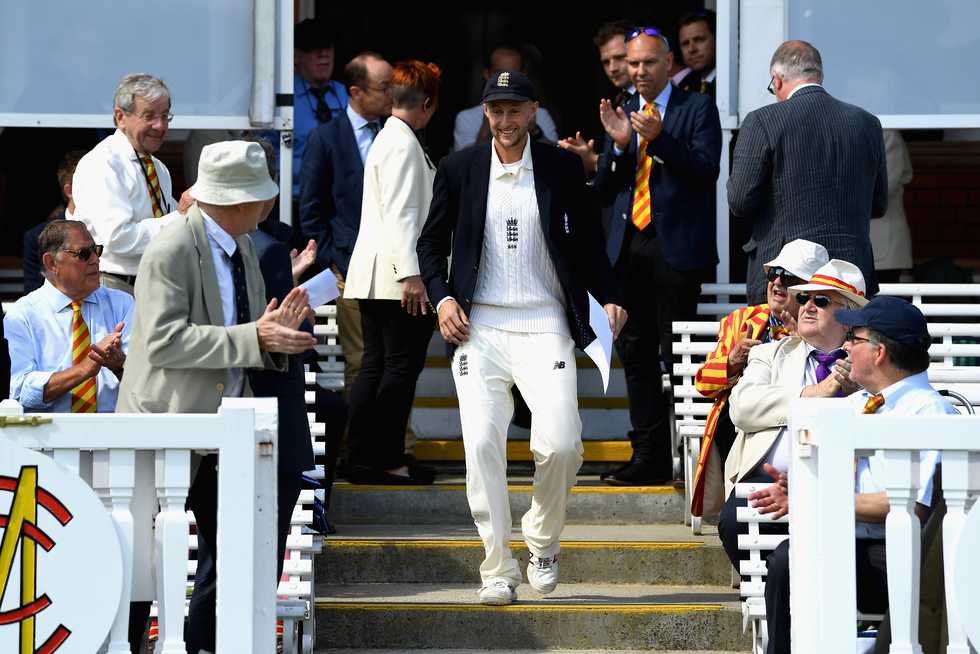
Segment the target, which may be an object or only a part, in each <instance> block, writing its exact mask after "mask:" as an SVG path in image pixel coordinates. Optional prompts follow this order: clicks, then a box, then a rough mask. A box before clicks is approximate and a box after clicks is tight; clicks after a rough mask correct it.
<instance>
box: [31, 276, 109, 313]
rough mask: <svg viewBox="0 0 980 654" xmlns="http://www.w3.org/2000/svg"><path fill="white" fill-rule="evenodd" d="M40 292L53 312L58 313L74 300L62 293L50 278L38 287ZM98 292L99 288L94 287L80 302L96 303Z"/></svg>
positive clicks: (69, 306) (69, 305)
mask: <svg viewBox="0 0 980 654" xmlns="http://www.w3.org/2000/svg"><path fill="white" fill-rule="evenodd" d="M39 290H40V291H41V293H43V294H44V299H45V301H47V303H48V305H49V306H50V307H51V309H52V311H54V312H55V313H60V312H62V311H64V310H65V309H69V308H71V303H72V302H73V301H74V300H72V299H71V298H70V297H68V296H67V295H65V294H64V293H62V292H61V291H60V290H58V288H57V287H56V286H55V285H54V284H52V283H51V280H49V279H45V280H44V284H43V285H42V286H41V288H40V289H39ZM98 292H99V289H95V290H94V291H92V292H91V293H89V295H88V297H86V298H84V299H83V300H82V302H84V303H88V304H98V303H99V300H98V297H97V295H98Z"/></svg>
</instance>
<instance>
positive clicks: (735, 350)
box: [728, 323, 762, 377]
mask: <svg viewBox="0 0 980 654" xmlns="http://www.w3.org/2000/svg"><path fill="white" fill-rule="evenodd" d="M751 329H752V325H750V324H749V323H745V331H744V332H743V333H742V336H741V338H739V339H738V341H736V343H735V346H734V347H732V349H731V352H729V353H728V376H729V377H732V376H734V375H736V374H738V373H740V372H742V368H744V367H745V364H746V363H747V362H748V360H749V350H751V349H752V348H753V347H755V346H756V345H758V344H759V343H761V342H762V341H759V340H756V339H754V338H749V333H750V330H751Z"/></svg>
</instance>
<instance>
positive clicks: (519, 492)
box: [330, 476, 684, 525]
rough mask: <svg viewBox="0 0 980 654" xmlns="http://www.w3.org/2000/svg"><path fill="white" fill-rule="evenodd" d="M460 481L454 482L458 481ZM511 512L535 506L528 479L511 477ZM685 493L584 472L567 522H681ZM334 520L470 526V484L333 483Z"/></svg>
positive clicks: (515, 513)
mask: <svg viewBox="0 0 980 654" xmlns="http://www.w3.org/2000/svg"><path fill="white" fill-rule="evenodd" d="M454 482H455V483H454ZM510 506H511V514H512V515H513V516H514V520H515V523H516V524H519V522H520V517H521V516H522V515H523V514H524V513H525V512H526V511H527V510H528V508H529V507H530V506H531V485H530V482H529V480H528V479H526V478H521V479H512V485H511V486H510ZM683 511H684V492H683V491H680V490H676V489H674V488H673V487H671V486H635V487H613V486H607V485H605V484H602V483H601V482H600V481H599V480H598V478H597V477H593V476H581V477H579V485H578V486H576V487H575V488H573V489H572V495H571V498H570V499H569V502H568V513H567V516H568V517H567V524H572V525H574V524H604V525H626V524H652V523H676V524H680V523H681V522H682V521H683V518H684V513H683ZM330 520H331V521H332V522H336V523H337V524H347V523H350V524H372V523H373V524H386V525H402V524H414V525H432V524H437V525H471V524H472V518H471V516H470V509H469V505H468V504H467V501H466V487H465V485H464V484H463V483H462V480H459V481H456V480H453V479H451V478H450V479H448V480H445V481H440V482H438V483H436V484H433V485H432V486H372V485H356V484H349V483H345V482H338V483H336V484H334V487H333V496H332V499H331V501H330Z"/></svg>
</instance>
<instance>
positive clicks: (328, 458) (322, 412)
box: [315, 385, 347, 509]
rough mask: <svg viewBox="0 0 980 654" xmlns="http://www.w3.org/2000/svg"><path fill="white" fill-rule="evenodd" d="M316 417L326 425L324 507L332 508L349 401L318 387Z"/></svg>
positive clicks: (338, 394)
mask: <svg viewBox="0 0 980 654" xmlns="http://www.w3.org/2000/svg"><path fill="white" fill-rule="evenodd" d="M315 411H316V419H317V422H322V423H323V425H324V433H325V436H326V447H325V448H324V461H323V473H324V474H323V492H324V496H323V508H324V509H329V508H330V495H331V493H332V491H333V482H334V479H336V477H337V457H338V455H339V454H340V443H341V440H342V439H343V436H344V430H345V429H347V403H346V402H344V397H343V395H341V394H340V393H334V392H333V391H328V390H327V389H325V388H321V387H320V386H319V385H317V387H316V404H315Z"/></svg>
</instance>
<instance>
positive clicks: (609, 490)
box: [333, 482, 684, 495]
mask: <svg viewBox="0 0 980 654" xmlns="http://www.w3.org/2000/svg"><path fill="white" fill-rule="evenodd" d="M533 490H534V487H533V486H532V485H530V484H508V485H507V491H508V492H511V493H531V492H532V491H533ZM338 491H339V492H341V493H345V492H377V491H385V492H387V491H403V492H405V491H412V492H428V493H431V492H440V491H442V492H465V491H466V485H465V484H439V483H436V484H432V485H430V486H402V485H397V484H395V485H383V484H351V483H344V482H337V483H335V484H334V485H333V492H335V493H336V492H338ZM572 494H573V495H579V494H598V495H603V494H619V495H683V494H684V491H683V490H682V489H676V488H674V487H673V486H573V487H572Z"/></svg>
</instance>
